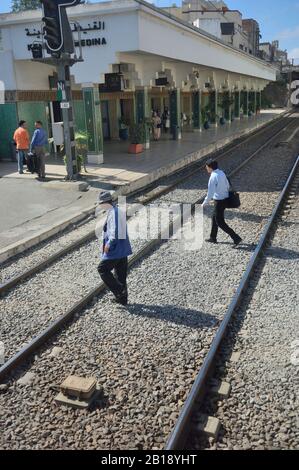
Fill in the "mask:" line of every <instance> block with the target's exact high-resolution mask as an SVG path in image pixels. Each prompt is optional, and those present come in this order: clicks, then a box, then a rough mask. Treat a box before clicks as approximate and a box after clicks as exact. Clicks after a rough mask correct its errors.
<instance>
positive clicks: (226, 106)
mask: <svg viewBox="0 0 299 470" xmlns="http://www.w3.org/2000/svg"><path fill="white" fill-rule="evenodd" d="M230 100H231V92H230V91H226V92H224V93H223V97H222V105H223V117H224V119H225V120H226V121H227V122H230V121H231V118H232V114H231V112H232V109H231V108H232V107H231V104H230Z"/></svg>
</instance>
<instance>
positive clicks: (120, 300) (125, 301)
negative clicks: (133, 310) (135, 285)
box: [113, 296, 128, 305]
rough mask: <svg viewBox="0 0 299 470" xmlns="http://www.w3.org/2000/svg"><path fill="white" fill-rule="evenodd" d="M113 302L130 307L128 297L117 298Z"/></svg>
mask: <svg viewBox="0 0 299 470" xmlns="http://www.w3.org/2000/svg"><path fill="white" fill-rule="evenodd" d="M113 302H114V303H116V304H120V305H128V297H127V296H119V297H115V299H113Z"/></svg>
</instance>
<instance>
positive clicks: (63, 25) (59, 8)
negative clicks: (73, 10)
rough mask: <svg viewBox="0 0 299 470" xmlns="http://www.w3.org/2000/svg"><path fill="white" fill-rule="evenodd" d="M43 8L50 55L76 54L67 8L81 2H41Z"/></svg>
mask: <svg viewBox="0 0 299 470" xmlns="http://www.w3.org/2000/svg"><path fill="white" fill-rule="evenodd" d="M40 2H41V4H42V7H43V22H44V38H45V41H46V47H47V51H48V52H49V53H50V54H52V55H53V54H55V55H56V54H59V53H60V52H66V53H69V54H72V53H73V52H74V44H73V36H72V31H71V27H70V23H69V20H68V17H67V14H66V8H68V7H72V6H75V5H78V4H79V3H81V0H40Z"/></svg>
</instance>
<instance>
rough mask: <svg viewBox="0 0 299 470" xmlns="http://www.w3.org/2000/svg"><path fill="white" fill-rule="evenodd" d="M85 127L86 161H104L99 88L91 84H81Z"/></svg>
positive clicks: (96, 162) (99, 162)
mask: <svg viewBox="0 0 299 470" xmlns="http://www.w3.org/2000/svg"><path fill="white" fill-rule="evenodd" d="M82 93H83V101H84V110H85V121H86V129H87V134H88V141H87V146H88V153H87V159H88V163H95V164H97V165H99V164H101V163H104V155H103V131H102V113H101V103H100V95H99V89H98V87H97V86H94V85H93V84H87V85H83V86H82Z"/></svg>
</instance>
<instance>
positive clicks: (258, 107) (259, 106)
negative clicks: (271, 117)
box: [256, 91, 262, 111]
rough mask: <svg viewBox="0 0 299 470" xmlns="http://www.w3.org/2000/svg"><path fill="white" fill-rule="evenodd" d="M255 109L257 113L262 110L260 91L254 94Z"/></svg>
mask: <svg viewBox="0 0 299 470" xmlns="http://www.w3.org/2000/svg"><path fill="white" fill-rule="evenodd" d="M256 109H257V110H259V111H260V110H261V109H262V92H261V91H257V92H256Z"/></svg>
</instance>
